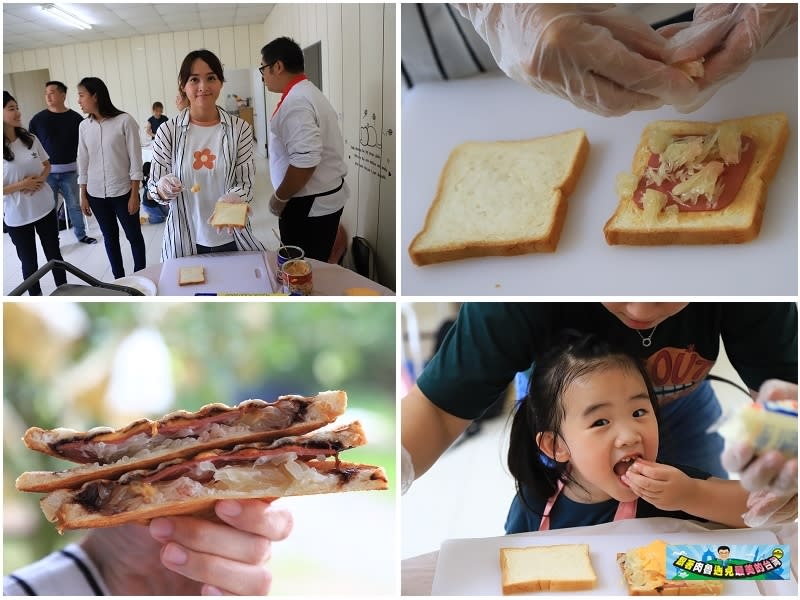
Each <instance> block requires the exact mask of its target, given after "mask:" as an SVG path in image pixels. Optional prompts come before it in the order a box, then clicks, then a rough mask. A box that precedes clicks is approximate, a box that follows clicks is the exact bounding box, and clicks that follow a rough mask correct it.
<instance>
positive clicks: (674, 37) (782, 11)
mask: <svg viewBox="0 0 800 600" xmlns="http://www.w3.org/2000/svg"><path fill="white" fill-rule="evenodd" d="M796 22H797V4H796V3H792V4H698V5H697V7H696V8H695V10H694V19H693V21H692V22H691V23H688V24H687V23H678V24H674V25H668V26H666V27H663V28H661V29H659V31H658V33H660V34H661V35H663V36H665V37H667V38H669V43H668V45H667V52H668V56H669V62H670V63H673V62H684V61H691V60H698V59H704V64H703V67H704V71H705V73H704V74H703V76H702V77H700V78H699V79H697V85H698V86H699V88H700V93H699V95H698V96H697V97H696V98H695V99H693V100H692V101H691V102H689V103H688V104H680V103H679V104H676V106H677V107H678V108H679V110H681V111H683V112H691V111H694V110H697V109H698V108H700V107H701V106H702V105H703V104H705V103H706V102H707V101H708V100H709V99H710V98H711V97H712V96H713V95H714V94H715V93H716V91H717V90H718V89H719V88H720V87H721V86H722V84H724V83H726V82H727V81H730V80H731V79H733V78H735V77H737V76H738V75H740V74H741V73H742V72H743V71H744V70H745V69H746V68H747V67H748V65H749V64H750V62H751V61H752V60H753V58H754V57H755V56H756V54H758V52H759V51H761V50H762V49H763V48H764V47H765V46H766V45H767V44H768V43H769V42H770V41H772V40H773V39H774V38H775V37H776V36H777V35H778V34H780V33H781V32H782V31H783V30H784V29H786V28H788V27H789V26H790V25H792V24H793V23H796Z"/></svg>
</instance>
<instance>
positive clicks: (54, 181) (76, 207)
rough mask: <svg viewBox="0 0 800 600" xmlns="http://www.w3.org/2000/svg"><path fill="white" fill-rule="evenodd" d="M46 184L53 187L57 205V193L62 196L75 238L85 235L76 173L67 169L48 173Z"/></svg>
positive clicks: (81, 237)
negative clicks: (62, 171) (61, 171)
mask: <svg viewBox="0 0 800 600" xmlns="http://www.w3.org/2000/svg"><path fill="white" fill-rule="evenodd" d="M47 184H48V185H49V186H50V187H51V188H52V189H53V197H54V198H55V201H56V206H58V193H59V192H61V195H62V196H64V204H66V210H67V214H68V215H69V220H70V223H72V232H73V233H74V234H75V238H76V239H78V240H82V239H83V238H84V237H86V225H85V224H84V222H83V213H82V212H81V201H80V196H79V192H78V173H77V172H76V171H69V172H67V173H50V175H48V176H47Z"/></svg>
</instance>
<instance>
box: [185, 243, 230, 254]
mask: <svg viewBox="0 0 800 600" xmlns="http://www.w3.org/2000/svg"><path fill="white" fill-rule="evenodd" d="M195 247H196V248H197V253H198V254H214V252H236V251H237V250H238V249H239V248H238V247H237V246H236V242H228V243H227V244H222V245H221V246H203V245H201V244H195Z"/></svg>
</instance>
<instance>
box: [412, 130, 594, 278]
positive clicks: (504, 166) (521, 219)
mask: <svg viewBox="0 0 800 600" xmlns="http://www.w3.org/2000/svg"><path fill="white" fill-rule="evenodd" d="M588 154H589V142H588V140H587V138H586V133H585V132H584V131H583V130H582V129H575V130H572V131H567V132H565V133H560V134H557V135H552V136H549V137H542V138H536V139H532V140H523V141H513V142H468V143H464V144H461V145H459V146H457V147H456V148H455V149H454V150H453V151H452V153H451V154H450V157H449V158H448V160H447V164H446V165H445V167H444V170H443V171H442V174H441V176H440V178H439V185H438V189H437V191H436V196H435V198H434V199H433V203H432V204H431V206H430V208H429V209H428V214H427V215H426V217H425V224H424V225H423V227H422V231H420V232H419V233H418V234H417V235H416V237H414V239H413V241H412V242H411V245H410V246H409V249H408V253H409V255H410V257H411V260H412V261H413V262H414V264H416V265H428V264H431V263H438V262H443V261H449V260H458V259H462V258H470V257H476V256H512V255H516V254H526V253H529V252H554V251H555V250H556V246H557V245H558V240H559V238H560V237H561V230H562V228H563V226H564V220H565V219H566V216H567V198H568V197H569V195H570V194H571V193H572V191H573V190H574V189H575V186H576V184H577V182H578V177H579V176H580V173H581V170H582V169H583V166H584V164H585V162H586V157H587V156H588Z"/></svg>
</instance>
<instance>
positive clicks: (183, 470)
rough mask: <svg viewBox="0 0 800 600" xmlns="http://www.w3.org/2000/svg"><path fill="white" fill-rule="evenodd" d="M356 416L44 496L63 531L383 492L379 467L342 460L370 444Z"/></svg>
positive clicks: (44, 504) (47, 510)
mask: <svg viewBox="0 0 800 600" xmlns="http://www.w3.org/2000/svg"><path fill="white" fill-rule="evenodd" d="M365 441H366V439H365V437H364V432H363V430H362V428H361V425H360V424H359V423H358V422H354V423H351V424H350V425H347V426H344V427H340V428H338V429H335V430H331V431H315V432H312V433H308V434H305V435H303V436H293V437H287V438H281V439H279V440H276V441H274V442H272V443H269V442H257V443H252V444H240V445H237V446H234V447H233V448H230V449H215V450H205V451H203V452H200V453H198V454H196V455H194V456H192V457H189V458H179V459H176V460H173V461H167V462H164V463H161V464H160V465H158V466H157V467H155V468H154V469H141V470H133V471H128V472H126V473H124V474H123V475H122V476H120V477H119V479H116V480H109V479H95V480H92V481H88V482H86V483H85V484H83V485H82V486H81V487H80V488H79V489H61V490H56V491H54V492H51V493H50V494H48V495H47V496H45V497H44V498H43V499H42V500H41V503H40V504H41V507H42V511H43V512H44V514H45V516H46V517H47V519H48V520H49V521H51V522H53V523H56V526H57V527H58V530H59V531H63V530H65V529H80V528H86V527H113V526H116V525H121V524H124V523H130V522H147V521H149V520H150V519H153V518H155V517H160V516H166V515H181V514H206V513H208V514H210V513H211V511H212V510H213V505H214V503H215V502H217V501H218V500H225V499H247V498H261V499H272V498H279V497H283V496H305V495H310V494H325V493H332V492H346V491H357V490H384V489H386V488H387V479H386V474H385V473H384V471H383V469H382V468H381V467H375V466H371V465H359V464H352V463H345V462H342V461H340V460H339V452H341V451H342V450H347V449H349V448H353V447H356V446H360V445H362V444H363V443H365Z"/></svg>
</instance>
